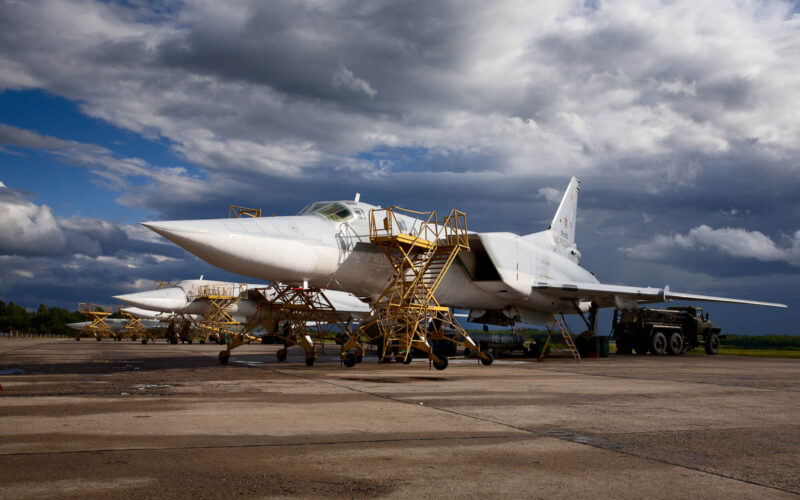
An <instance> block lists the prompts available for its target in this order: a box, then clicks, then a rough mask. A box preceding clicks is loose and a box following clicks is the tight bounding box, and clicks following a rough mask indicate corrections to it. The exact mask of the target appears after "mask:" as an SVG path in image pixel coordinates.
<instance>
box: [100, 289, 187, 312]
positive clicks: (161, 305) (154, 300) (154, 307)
mask: <svg viewBox="0 0 800 500" xmlns="http://www.w3.org/2000/svg"><path fill="white" fill-rule="evenodd" d="M114 298H115V299H117V300H119V301H120V302H125V303H126V304H130V305H132V306H134V307H140V308H142V309H147V310H150V311H161V312H173V311H174V312H179V311H183V310H184V309H185V308H186V306H187V305H188V303H189V301H188V300H186V293H185V292H184V291H183V289H181V288H178V287H172V288H162V289H159V290H148V291H146V292H138V293H128V294H124V295H114Z"/></svg>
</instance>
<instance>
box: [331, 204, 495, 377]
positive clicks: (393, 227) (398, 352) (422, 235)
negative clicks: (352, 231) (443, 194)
mask: <svg viewBox="0 0 800 500" xmlns="http://www.w3.org/2000/svg"><path fill="white" fill-rule="evenodd" d="M409 226H410V227H409ZM370 242H372V244H374V245H376V246H378V247H379V248H380V249H381V250H382V251H383V253H384V255H385V256H386V258H387V259H388V260H389V262H390V263H391V265H392V267H393V268H394V271H395V272H394V275H393V277H392V280H391V281H390V283H389V285H388V286H387V287H386V288H385V289H384V291H383V293H381V295H380V297H378V299H377V300H376V301H375V302H374V304H373V308H372V319H371V320H369V321H367V322H365V323H363V324H362V325H361V326H360V327H359V328H358V330H356V333H355V334H354V335H352V336H350V338H349V339H348V341H347V342H346V343H345V344H344V345H343V346H342V350H341V356H342V361H343V363H344V364H345V365H346V366H348V367H352V366H354V365H355V363H356V362H358V360H359V359H360V358H361V357H363V355H364V347H363V344H364V342H368V343H371V342H376V341H378V340H380V341H381V342H380V348H379V359H380V360H381V361H392V360H395V361H402V362H404V363H409V362H411V357H412V348H416V349H418V350H421V351H423V352H425V353H426V354H427V355H428V358H429V359H430V360H431V361H432V362H433V366H434V367H435V368H436V369H438V370H443V369H445V368H447V364H448V361H447V357H446V356H444V355H442V354H436V353H435V352H434V349H433V347H432V344H431V342H432V341H450V342H454V343H456V344H459V345H463V346H465V347H468V348H469V349H471V350H472V351H473V352H475V353H476V354H477V355H478V357H479V358H480V360H481V362H482V363H483V364H485V365H489V364H491V363H492V361H493V359H492V356H491V355H490V354H488V353H483V352H481V350H480V348H479V347H478V345H477V344H476V343H475V342H474V341H473V340H472V339H471V338H470V337H469V334H467V332H466V331H465V330H464V329H463V328H462V327H461V326H460V325H459V323H458V321H456V319H455V317H454V316H453V314H452V312H451V311H450V308H449V307H445V306H442V305H440V304H439V302H438V300H437V299H436V290H437V289H438V287H439V285H441V283H442V280H443V279H444V276H445V274H446V273H447V271H448V270H449V269H450V266H451V265H452V264H453V262H454V261H455V259H456V257H457V256H458V253H459V252H460V251H462V250H469V235H468V232H467V222H466V215H465V214H464V212H460V211H458V210H452V211H451V212H450V214H449V215H447V216H446V217H444V218H443V219H438V218H437V215H436V211H430V212H417V211H413V210H406V209H402V208H398V207H389V208H385V209H372V210H371V211H370ZM448 328H449V329H450V331H451V332H452V333H451V334H450V335H447V334H446V333H445V332H446V330H447V329H448Z"/></svg>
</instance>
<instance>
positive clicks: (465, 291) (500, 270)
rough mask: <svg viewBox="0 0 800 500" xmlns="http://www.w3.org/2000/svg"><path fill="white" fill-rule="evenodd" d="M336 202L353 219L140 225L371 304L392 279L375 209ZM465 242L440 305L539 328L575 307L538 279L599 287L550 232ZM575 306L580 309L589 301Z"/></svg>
mask: <svg viewBox="0 0 800 500" xmlns="http://www.w3.org/2000/svg"><path fill="white" fill-rule="evenodd" d="M337 203H339V204H347V206H348V208H349V209H350V211H351V213H352V214H353V216H352V217H351V218H349V219H348V220H345V221H337V220H331V218H329V217H325V216H324V215H321V214H318V213H309V214H305V215H298V216H289V217H263V218H239V219H212V220H194V221H174V222H158V223H146V224H145V225H147V226H148V227H150V228H151V229H153V230H154V231H156V232H158V233H159V234H162V235H163V236H165V237H166V238H168V239H170V240H171V241H173V242H175V243H176V244H178V245H179V246H181V247H183V248H185V249H186V250H188V251H190V252H192V253H193V254H195V255H197V256H198V257H200V258H201V259H203V260H205V261H207V262H209V263H211V264H213V265H215V266H217V267H220V268H222V269H225V270H227V271H230V272H233V273H237V274H241V275H245V276H251V277H254V278H257V279H263V280H270V281H280V282H285V283H297V284H301V283H303V282H306V283H308V285H310V286H314V287H320V288H330V289H334V290H342V291H347V292H351V293H353V294H356V295H359V296H365V297H370V298H373V299H374V298H376V297H377V296H379V295H380V293H381V292H382V291H383V290H384V288H385V287H386V286H387V284H388V283H389V280H390V279H391V277H392V274H393V268H392V266H391V265H390V263H389V261H388V259H387V258H386V256H385V255H384V254H383V252H382V251H381V250H380V249H379V248H377V247H376V246H375V245H372V244H371V243H370V235H369V221H368V217H369V211H370V209H373V208H377V207H374V206H372V205H368V204H365V203H359V202H337ZM405 225H406V229H407V230H408V231H409V232H414V231H417V230H418V228H419V226H420V225H421V223H420V222H419V221H417V220H416V219H413V218H410V217H405ZM414 228H416V229H414ZM470 241H471V247H472V248H471V249H470V251H469V252H464V251H462V254H461V255H460V257H459V259H457V260H456V262H455V263H454V265H453V266H452V267H451V268H450V270H449V272H448V273H447V274H446V276H445V278H444V280H443V282H442V284H441V285H440V287H439V288H438V290H437V294H436V296H437V300H438V301H439V303H441V304H442V305H446V306H451V307H457V308H462V309H471V310H473V311H482V310H501V311H505V314H506V316H507V317H509V318H516V319H517V321H523V322H525V323H538V324H543V323H547V322H549V320H550V319H551V318H552V313H553V312H558V311H564V312H574V310H575V306H576V304H573V303H563V302H560V301H554V300H553V299H552V298H550V297H545V296H542V295H539V294H537V293H536V292H535V291H533V290H532V287H533V285H534V284H535V283H536V281H537V279H546V280H560V281H579V282H590V283H592V282H597V280H596V279H595V277H594V276H593V275H592V274H591V273H589V272H588V271H586V270H585V269H583V268H581V267H580V265H579V264H578V262H577V260H578V258H577V257H576V255H577V253H574V254H573V255H569V253H567V252H566V250H565V249H563V248H561V247H559V246H558V245H556V244H555V243H554V241H553V239H552V236H551V235H550V233H549V231H545V232H543V233H536V234H532V235H528V236H518V235H515V234H512V233H480V234H478V233H470ZM487 259H488V260H487ZM473 261H474V262H473ZM489 268H490V269H489ZM486 271H491V272H488V273H487V272H486ZM487 274H488V276H487ZM243 305H244V304H243ZM578 306H579V307H580V308H581V309H584V310H585V309H586V307H588V304H578ZM186 312H190V311H186ZM191 312H194V311H191ZM198 313H200V312H199V311H198ZM200 314H201V313H200Z"/></svg>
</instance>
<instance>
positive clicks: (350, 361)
mask: <svg viewBox="0 0 800 500" xmlns="http://www.w3.org/2000/svg"><path fill="white" fill-rule="evenodd" d="M342 363H344V366H346V367H348V368H352V367H354V366H356V355H355V354H353V353H352V352H348V353H346V354H345V355H344V357H343V358H342Z"/></svg>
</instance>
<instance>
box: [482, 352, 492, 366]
mask: <svg viewBox="0 0 800 500" xmlns="http://www.w3.org/2000/svg"><path fill="white" fill-rule="evenodd" d="M484 354H486V356H485V357H484V356H481V364H482V365H483V366H489V365H491V364H492V363H493V362H494V356H492V355H491V354H489V353H488V352H487V353H484Z"/></svg>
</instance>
